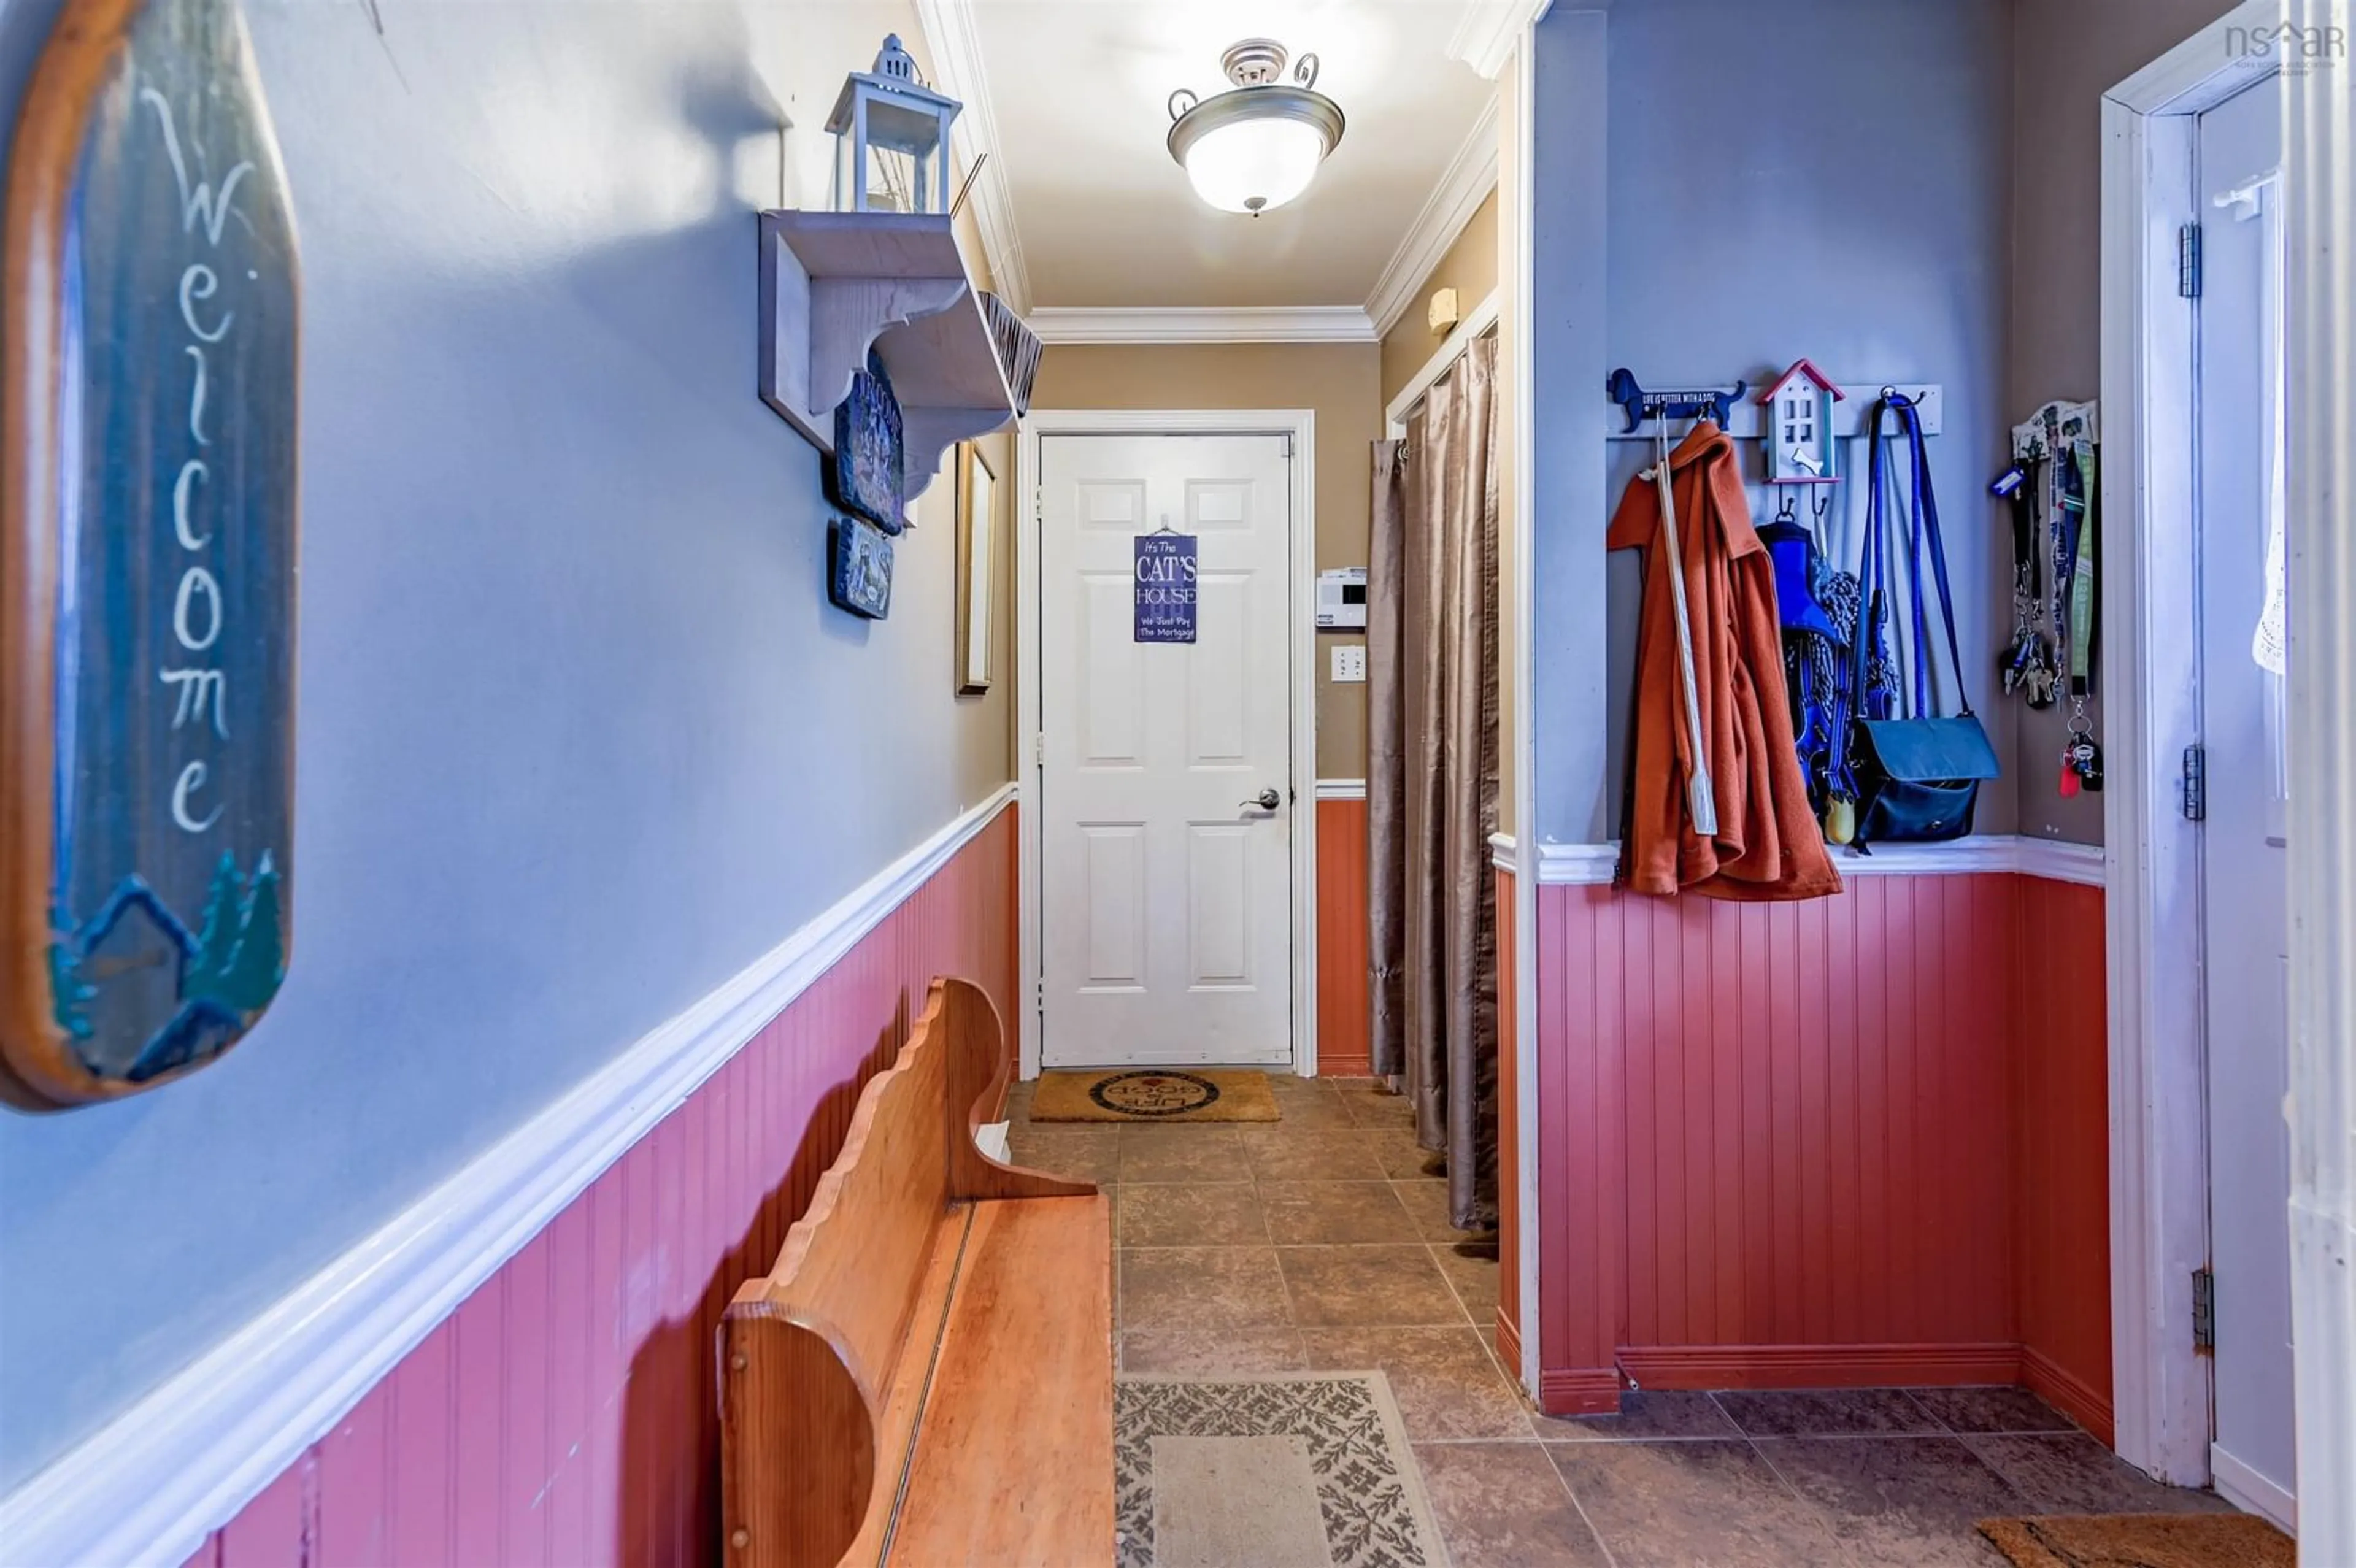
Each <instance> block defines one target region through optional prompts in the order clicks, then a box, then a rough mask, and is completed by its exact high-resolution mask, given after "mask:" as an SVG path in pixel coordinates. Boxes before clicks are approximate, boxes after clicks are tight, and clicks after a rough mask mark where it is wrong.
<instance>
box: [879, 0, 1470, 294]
mask: <svg viewBox="0 0 2356 1568" xmlns="http://www.w3.org/2000/svg"><path fill="white" fill-rule="evenodd" d="M952 3H954V0H952ZM924 8H925V9H927V10H932V11H934V12H935V13H936V14H937V12H938V10H939V9H940V7H939V6H938V5H933V6H926V7H924ZM960 8H961V9H963V10H964V12H965V18H964V19H965V20H966V22H967V24H968V26H969V31H970V39H971V43H972V46H973V50H972V52H973V54H974V55H976V56H978V57H979V59H978V61H977V63H978V64H979V65H980V67H981V69H982V73H983V74H984V75H985V76H986V79H987V87H988V103H987V106H986V107H985V108H983V110H982V113H981V114H980V116H979V117H978V123H982V124H987V125H988V126H989V128H990V130H991V133H992V135H993V137H994V141H995V149H996V156H995V159H994V161H995V162H997V163H999V165H1000V168H999V169H998V170H996V171H994V173H995V175H997V176H1001V177H1002V181H1003V184H1002V187H1001V189H1002V190H1003V192H1004V193H1005V197H1006V199H1007V207H1008V209H1009V216H1011V218H1012V229H1013V230H1014V234H1013V235H1012V237H1011V238H1013V239H1014V240H1016V241H1017V242H1018V243H1019V246H1020V249H1021V251H1022V258H1023V272H1025V273H1026V274H1027V277H1028V281H1029V283H1030V300H1029V304H1031V305H1033V307H1038V306H1045V307H1051V308H1073V307H1131V308H1155V309H1168V308H1171V307H1181V308H1185V307H1193V308H1225V307H1235V306H1305V305H1341V306H1359V305H1364V304H1365V303H1366V302H1367V299H1368V296H1369V294H1370V293H1372V292H1373V290H1374V288H1375V285H1376V280H1377V279H1378V278H1379V277H1380V276H1381V275H1382V273H1383V271H1384V268H1385V266H1386V264H1387V263H1388V262H1389V261H1391V258H1392V256H1393V254H1394V252H1395V251H1398V248H1399V245H1400V242H1401V240H1403V239H1404V238H1406V237H1407V235H1408V231H1409V229H1411V228H1413V227H1414V226H1415V225H1416V220H1417V218H1418V216H1419V213H1420V212H1421V211H1422V209H1423V208H1424V206H1425V203H1426V202H1427V201H1428V200H1430V198H1431V197H1432V195H1433V191H1434V187H1435V186H1437V185H1438V184H1439V183H1440V179H1441V176H1442V175H1443V174H1444V173H1446V172H1447V171H1448V169H1449V167H1450V165H1451V162H1452V161H1453V160H1455V159H1456V157H1457V155H1458V151H1459V149H1460V147H1462V145H1463V144H1464V143H1465V139H1466V136H1467V134H1468V133H1470V132H1471V131H1472V128H1473V126H1474V124H1475V123H1476V122H1478V121H1479V120H1481V119H1482V117H1483V113H1484V112H1485V111H1486V109H1487V107H1488V105H1489V104H1490V102H1491V101H1492V98H1493V94H1494V84H1493V83H1492V82H1490V81H1488V80H1484V79H1483V77H1482V76H1480V75H1479V74H1477V73H1476V72H1475V71H1474V70H1473V69H1472V68H1471V67H1470V66H1468V65H1465V64H1464V63H1462V61H1460V60H1458V59H1451V58H1450V45H1451V39H1453V38H1456V37H1458V35H1459V30H1460V28H1461V27H1463V26H1464V25H1465V24H1466V21H1467V16H1468V12H1470V11H1472V10H1476V9H1478V8H1479V7H1478V5H1468V4H1467V0H1258V3H1257V4H1251V5H1243V4H1237V3H1234V0H966V3H965V4H964V5H962V6H961V7H960ZM1244 37H1273V38H1275V39H1277V40H1278V41H1279V42H1280V43H1282V44H1283V45H1284V46H1285V47H1286V48H1289V49H1290V50H1291V51H1292V52H1293V54H1294V56H1295V58H1296V59H1297V58H1298V57H1299V55H1300V54H1301V53H1302V52H1304V51H1308V52H1313V53H1315V54H1316V55H1317V56H1318V58H1319V61H1320V66H1321V74H1320V75H1319V77H1318V80H1317V88H1318V91H1321V92H1323V93H1325V94H1327V95H1328V96H1329V97H1331V98H1332V99H1333V101H1335V102H1336V103H1338V104H1339V105H1340V106H1341V109H1342V112H1343V114H1344V116H1345V117H1346V118H1347V120H1348V129H1347V131H1346V132H1345V133H1344V135H1343V138H1342V143H1341V145H1340V146H1339V147H1337V148H1336V149H1335V150H1334V152H1333V155H1332V156H1331V157H1330V158H1328V159H1327V160H1326V163H1325V166H1324V168H1323V169H1322V170H1321V171H1320V172H1319V174H1318V176H1317V180H1316V183H1315V184H1313V185H1312V186H1311V187H1310V188H1309V191H1308V193H1307V194H1306V195H1305V196H1302V197H1300V198H1299V199H1297V200H1295V201H1293V202H1291V203H1290V204H1288V205H1287V206H1285V207H1283V208H1279V209H1278V210H1277V211H1275V212H1272V213H1269V214H1267V215H1265V216H1262V217H1259V218H1247V217H1244V216H1241V215H1239V214H1235V213H1226V212H1218V211H1215V210H1213V209H1212V208H1209V207H1206V206H1205V205H1204V204H1203V203H1202V202H1201V201H1200V200H1198V199H1196V197H1195V196H1194V191H1193V189H1192V187H1189V186H1188V185H1187V183H1186V175H1185V171H1184V170H1183V169H1181V168H1180V167H1179V166H1178V165H1177V164H1176V163H1174V162H1173V161H1172V159H1171V157H1170V154H1169V151H1168V150H1167V148H1166V147H1165V146H1164V145H1163V138H1164V137H1165V136H1166V135H1167V134H1168V133H1169V129H1170V117H1169V114H1168V112H1167V110H1166V109H1165V108H1164V104H1165V103H1166V102H1167V101H1168V99H1169V97H1170V94H1171V92H1172V91H1173V90H1174V89H1177V88H1181V87H1184V88H1191V89H1193V90H1194V91H1195V92H1197V93H1200V94H1202V95H1203V96H1204V97H1206V98H1207V97H1209V96H1210V95H1211V94H1212V93H1214V92H1215V91H1219V90H1221V89H1223V88H1225V87H1226V85H1227V83H1226V79H1225V77H1224V76H1223V75H1222V74H1221V72H1220V69H1219V55H1220V52H1221V51H1222V50H1224V49H1225V48H1226V47H1227V46H1228V45H1229V44H1231V43H1234V42H1235V41H1236V40H1237V39H1238V38H1244ZM960 85H962V84H960ZM969 112H971V111H970V110H969ZM1407 286H1408V287H1412V286H1413V282H1412V281H1410V282H1409V283H1408V285H1407Z"/></svg>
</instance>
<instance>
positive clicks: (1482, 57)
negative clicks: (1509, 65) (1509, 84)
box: [1448, 0, 1553, 81]
mask: <svg viewBox="0 0 2356 1568" xmlns="http://www.w3.org/2000/svg"><path fill="white" fill-rule="evenodd" d="M1552 4H1553V0H1467V4H1466V5H1465V7H1464V16H1463V19H1462V21H1460V22H1458V23H1457V24H1456V31H1455V33H1454V34H1453V35H1452V36H1451V37H1450V38H1449V40H1448V58H1449V59H1459V60H1462V61H1463V62H1464V63H1465V64H1466V65H1469V66H1471V67H1472V69H1474V70H1477V71H1479V72H1480V73H1481V74H1482V75H1483V76H1485V77H1487V78H1488V79H1489V80H1492V81H1494V80H1497V75H1498V73H1499V72H1500V71H1503V70H1504V69H1505V62H1506V61H1507V60H1509V59H1513V58H1514V46H1515V44H1517V43H1519V42H1521V39H1522V35H1523V34H1524V33H1525V32H1526V31H1528V30H1529V28H1530V27H1533V26H1535V25H1536V24H1537V19H1538V18H1539V17H1541V16H1545V15H1546V14H1547V7H1548V6H1549V5H1552Z"/></svg>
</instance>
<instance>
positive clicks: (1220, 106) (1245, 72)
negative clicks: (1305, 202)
mask: <svg viewBox="0 0 2356 1568" xmlns="http://www.w3.org/2000/svg"><path fill="white" fill-rule="evenodd" d="M1284 62H1285V52H1284V46H1283V45H1282V44H1280V43H1278V42H1277V41H1276V40H1275V39H1273V38H1246V39H1245V40H1244V41H1243V42H1241V43H1239V44H1236V45H1233V46H1231V47H1230V48H1228V50H1227V52H1226V53H1225V54H1223V55H1221V56H1220V57H1219V63H1220V65H1221V66H1223V67H1225V68H1226V73H1227V80H1229V81H1232V82H1234V83H1235V84H1236V85H1235V90H1234V91H1231V92H1222V93H1220V94H1219V95H1218V96H1216V97H1215V98H1199V97H1197V96H1196V95H1195V94H1194V93H1193V92H1192V91H1188V90H1187V89H1185V88H1183V87H1182V88H1180V89H1179V90H1178V91H1175V92H1173V93H1172V94H1171V95H1170V118H1171V119H1172V121H1173V122H1174V123H1173V124H1172V125H1171V127H1170V155H1171V156H1172V157H1173V158H1175V159H1177V160H1178V163H1179V165H1180V166H1181V167H1183V169H1184V170H1185V171H1186V177H1187V179H1188V180H1189V181H1191V182H1193V184H1194V194H1195V195H1196V196H1199V197H1202V198H1203V199H1204V200H1205V201H1207V202H1209V203H1210V204H1211V205H1212V206H1213V207H1215V208H1219V209H1220V210H1221V211H1223V212H1248V213H1250V214H1251V215H1252V216H1253V217H1255V218H1257V217H1258V216H1259V215H1260V214H1261V213H1263V212H1266V211H1268V210H1269V209H1270V208H1278V207H1282V206H1283V205H1284V204H1285V203H1286V202H1288V201H1290V200H1291V199H1292V198H1293V197H1296V196H1299V195H1300V194H1301V192H1302V191H1304V190H1307V189H1308V188H1309V182H1310V181H1311V180H1313V179H1315V178H1316V177H1317V169H1318V165H1321V164H1323V162H1324V161H1325V156H1326V155H1327V154H1329V153H1331V152H1332V151H1333V149H1334V148H1335V147H1336V146H1338V145H1340V144H1341V141H1342V127H1343V120H1342V111H1341V108H1340V106H1339V105H1337V104H1336V103H1335V102H1334V101H1333V100H1332V99H1330V98H1328V97H1326V96H1325V95H1324V94H1323V93H1322V92H1318V91H1313V90H1314V89H1315V87H1316V85H1317V57H1316V56H1315V55H1302V56H1301V59H1300V60H1299V61H1298V62H1297V63H1296V64H1295V65H1294V66H1293V68H1292V80H1291V81H1290V82H1286V81H1284V80H1282V78H1283V76H1284Z"/></svg>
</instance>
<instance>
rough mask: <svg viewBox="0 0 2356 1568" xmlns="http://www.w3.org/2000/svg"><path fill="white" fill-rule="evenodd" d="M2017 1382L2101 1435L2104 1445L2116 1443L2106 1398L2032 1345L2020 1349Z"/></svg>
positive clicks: (2088, 1383) (2098, 1435)
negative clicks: (2018, 1378)
mask: <svg viewBox="0 0 2356 1568" xmlns="http://www.w3.org/2000/svg"><path fill="white" fill-rule="evenodd" d="M2020 1384H2021V1386H2022V1387H2023V1388H2025V1389H2027V1390H2028V1391H2029V1392H2031V1393H2033V1394H2035V1395H2036V1396H2037V1397H2038V1398H2040V1399H2041V1400H2043V1401H2044V1402H2045V1403H2048V1404H2050V1405H2051V1406H2052V1407H2053V1408H2054V1409H2056V1410H2058V1411H2060V1412H2061V1413H2062V1414H2064V1415H2066V1416H2068V1417H2069V1418H2070V1419H2071V1420H2072V1421H2074V1422H2076V1423H2077V1424H2079V1425H2081V1426H2083V1427H2084V1428H2085V1429H2086V1430H2087V1431H2089V1432H2091V1433H2093V1434H2094V1435H2095V1436H2097V1437H2099V1438H2101V1439H2102V1440H2103V1445H2104V1447H2114V1446H2116V1437H2117V1433H2116V1430H2115V1426H2114V1424H2113V1420H2112V1415H2111V1402H2110V1400H2109V1398H2108V1397H2107V1396H2105V1395H2104V1394H2103V1393H2101V1392H2098V1391H2097V1390H2096V1389H2095V1387H2094V1384H2092V1383H2090V1382H2088V1381H2086V1380H2085V1379H2083V1378H2082V1377H2080V1376H2079V1375H2078V1374H2077V1373H2075V1372H2073V1371H2070V1370H2069V1369H2067V1368H2066V1367H2064V1366H2062V1365H2061V1363H2060V1362H2059V1361H2056V1360H2053V1359H2052V1358H2051V1356H2048V1355H2046V1354H2045V1353H2044V1352H2043V1351H2042V1350H2040V1349H2037V1348H2036V1347H2035V1346H2033V1345H2024V1346H2022V1347H2021V1349H2020Z"/></svg>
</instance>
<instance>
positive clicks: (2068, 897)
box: [2012, 877, 2112, 1443]
mask: <svg viewBox="0 0 2356 1568" xmlns="http://www.w3.org/2000/svg"><path fill="white" fill-rule="evenodd" d="M2020 892H2021V920H2020V971H2019V972H2020V974H2021V975H2022V976H2025V977H2026V979H2027V985H2028V994H2027V996H2026V997H2024V1006H2023V1008H2022V1011H2021V1012H2020V1013H2019V1015H2017V1016H2016V1022H2015V1031H2016V1032H2015V1035H2014V1040H2013V1059H2012V1060H2013V1072H2014V1078H2013V1098H2012V1104H2013V1124H2012V1136H2013V1164H2012V1171H2013V1188H2012V1198H2013V1227H2014V1230H2013V1241H2014V1248H2015V1253H2014V1255H2015V1257H2016V1258H2017V1259H2018V1260H2019V1271H2018V1276H2017V1278H2016V1280H2015V1282H2014V1283H2015V1286H2016V1289H2017V1290H2018V1292H2019V1295H2018V1296H2017V1298H2016V1299H2017V1300H2018V1301H2019V1308H2020V1317H2019V1326H2020V1340H2021V1353H2020V1354H2021V1381H2024V1382H2026V1383H2027V1384H2028V1385H2029V1387H2030V1388H2033V1389H2035V1390H2036V1391H2037V1392H2040V1393H2041V1394H2043V1395H2044V1396H2045V1397H2046V1398H2047V1399H2049V1400H2051V1401H2052V1402H2053V1403H2054V1404H2056V1405H2058V1406H2060V1407H2061V1409H2063V1410H2066V1411H2068V1412H2069V1413H2071V1414H2072V1415H2073V1416H2075V1417H2076V1418H2077V1419H2078V1420H2079V1421H2080V1422H2081V1423H2082V1424H2084V1426H2085V1427H2086V1429H2087V1430H2088V1431H2090V1432H2093V1433H2094V1435H2096V1436H2098V1437H2100V1438H2102V1440H2103V1441H2104V1442H2105V1443H2108V1442H2110V1441H2111V1437H2112V1434H2111V1162H2110V1152H2111V1151H2110V1137H2109V1129H2110V1115H2111V1102H2110V1053H2109V1051H2108V1049H2107V1047H2106V1045H2105V1041H2104V1028H2105V1016H2104V1015H2105V1008H2104V983H2103V979H2104V949H2103V890H2102V889H2100V888H2090V887H2083V886H2080V885H2078V884H2075V883H2072V882H2061V881H2053V880H2049V879H2047V878H2044V877H2023V878H2021V879H2020Z"/></svg>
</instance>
